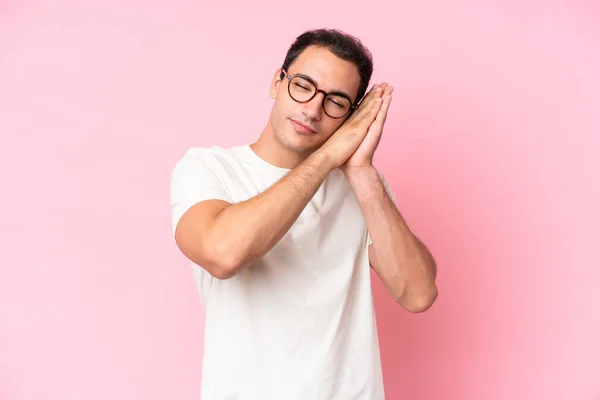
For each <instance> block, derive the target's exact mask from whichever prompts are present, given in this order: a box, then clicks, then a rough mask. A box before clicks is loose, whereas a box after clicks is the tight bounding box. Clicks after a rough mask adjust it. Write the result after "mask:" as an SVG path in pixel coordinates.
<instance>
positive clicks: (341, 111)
mask: <svg viewBox="0 0 600 400" xmlns="http://www.w3.org/2000/svg"><path fill="white" fill-rule="evenodd" d="M350 105H351V103H350V100H348V99H347V98H346V97H343V96H336V95H329V96H327V98H325V104H324V107H325V112H326V113H327V115H329V116H330V117H332V118H341V117H343V116H344V115H346V114H348V111H350Z"/></svg>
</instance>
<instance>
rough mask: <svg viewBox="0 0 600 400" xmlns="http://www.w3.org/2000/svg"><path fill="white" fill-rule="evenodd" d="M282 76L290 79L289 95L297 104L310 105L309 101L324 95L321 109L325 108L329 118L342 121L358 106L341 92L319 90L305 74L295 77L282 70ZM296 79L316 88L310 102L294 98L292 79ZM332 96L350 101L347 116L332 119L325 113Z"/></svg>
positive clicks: (295, 75)
mask: <svg viewBox="0 0 600 400" xmlns="http://www.w3.org/2000/svg"><path fill="white" fill-rule="evenodd" d="M281 74H282V75H283V76H285V77H286V78H287V79H288V94H289V95H290V97H291V98H292V100H294V101H295V102H296V103H308V102H309V101H311V100H312V99H314V98H315V96H316V95H317V94H318V93H323V101H322V102H321V107H322V108H323V112H324V113H325V114H326V115H327V116H328V117H329V118H333V119H340V118H344V117H347V116H348V115H349V114H350V113H352V111H353V110H355V109H356V107H357V105H356V104H354V103H353V102H352V99H351V98H350V96H347V95H346V94H345V93H339V92H329V93H328V92H326V91H324V90H322V89H319V87H318V86H317V84H316V83H315V81H313V80H312V79H311V78H309V77H308V76H306V75H303V74H294V75H290V74H289V73H288V72H287V71H286V70H284V69H281ZM294 78H302V79H305V80H307V81H309V82H310V83H311V84H312V85H313V86H314V87H315V92H314V93H313V95H312V96H310V98H309V99H308V100H304V101H298V100H296V99H295V98H294V96H292V89H291V87H292V79H294ZM329 95H332V96H340V97H344V98H345V99H348V101H349V102H350V108H349V109H348V111H346V114H344V115H342V116H341V117H332V116H331V115H329V114H328V113H327V111H325V100H326V99H327V96H329Z"/></svg>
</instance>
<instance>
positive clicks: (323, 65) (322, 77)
mask: <svg viewBox="0 0 600 400" xmlns="http://www.w3.org/2000/svg"><path fill="white" fill-rule="evenodd" d="M288 69H289V71H288V72H289V73H290V74H304V75H308V76H310V77H311V78H312V79H314V80H315V82H316V83H317V84H318V85H319V88H320V89H323V90H325V91H327V92H329V91H332V90H340V91H342V92H346V93H348V94H349V95H350V96H352V98H353V99H354V98H355V97H356V94H357V93H358V88H359V86H360V74H359V73H358V68H357V66H356V64H354V63H352V62H350V61H346V60H342V59H341V58H339V57H338V56H336V55H335V54H333V53H332V52H331V51H329V50H327V49H325V48H322V47H316V46H309V47H307V48H306V49H305V50H304V51H303V52H302V53H300V55H299V56H298V57H297V58H296V59H295V60H294V62H293V63H292V64H291V65H290V67H289V68H288Z"/></svg>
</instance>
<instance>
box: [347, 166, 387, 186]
mask: <svg viewBox="0 0 600 400" xmlns="http://www.w3.org/2000/svg"><path fill="white" fill-rule="evenodd" d="M342 170H343V171H344V175H346V179H348V181H349V182H350V184H354V183H358V182H359V181H363V182H364V181H366V180H369V181H372V180H375V179H376V180H379V173H378V172H377V168H375V166H374V165H373V164H367V165H363V166H360V167H357V166H352V167H350V166H344V167H343V168H342Z"/></svg>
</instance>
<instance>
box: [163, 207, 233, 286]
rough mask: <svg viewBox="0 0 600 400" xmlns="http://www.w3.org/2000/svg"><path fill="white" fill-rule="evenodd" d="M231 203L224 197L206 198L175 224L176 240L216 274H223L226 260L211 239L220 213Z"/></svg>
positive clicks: (198, 262)
mask: <svg viewBox="0 0 600 400" xmlns="http://www.w3.org/2000/svg"><path fill="white" fill-rule="evenodd" d="M230 205H231V204H230V203H228V202H226V201H223V200H204V201H201V202H200V203H197V204H195V205H193V206H192V207H190V209H189V210H187V211H186V212H185V213H184V214H183V216H182V217H181V218H180V220H179V222H178V223H177V226H176V227H175V243H176V244H177V247H178V248H179V250H181V252H182V253H183V254H184V255H185V256H186V257H187V258H188V259H190V260H191V261H193V262H194V263H196V264H198V265H200V266H201V267H202V268H204V269H205V270H207V271H208V272H210V273H211V275H213V276H219V277H223V276H224V275H225V273H226V270H227V269H228V268H227V267H226V264H227V263H226V260H225V259H224V257H223V256H222V255H221V253H222V252H220V251H219V249H218V247H217V246H215V244H214V243H213V242H212V241H211V231H212V226H213V224H214V222H215V220H216V218H217V216H218V215H219V214H220V213H221V212H222V211H223V210H225V209H226V208H227V207H229V206H230Z"/></svg>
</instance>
